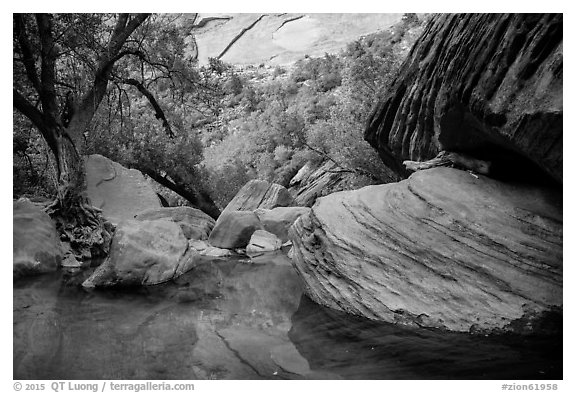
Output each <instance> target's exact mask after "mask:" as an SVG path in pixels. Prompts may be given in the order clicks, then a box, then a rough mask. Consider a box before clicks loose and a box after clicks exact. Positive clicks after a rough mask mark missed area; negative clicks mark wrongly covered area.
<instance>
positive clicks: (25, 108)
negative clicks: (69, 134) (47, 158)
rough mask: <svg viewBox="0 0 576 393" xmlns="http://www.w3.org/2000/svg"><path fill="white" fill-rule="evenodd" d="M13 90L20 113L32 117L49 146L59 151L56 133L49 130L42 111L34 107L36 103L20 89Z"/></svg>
mask: <svg viewBox="0 0 576 393" xmlns="http://www.w3.org/2000/svg"><path fill="white" fill-rule="evenodd" d="M12 91H13V94H12V100H13V104H14V107H15V108H16V109H17V110H18V111H19V112H20V113H22V114H23V115H24V116H26V117H27V118H28V119H30V121H31V122H32V124H34V126H35V127H36V128H37V129H38V131H40V133H41V134H42V136H43V137H44V139H45V140H46V143H48V146H50V149H51V150H52V152H57V151H58V149H57V141H56V135H54V134H53V133H52V132H50V131H49V130H48V127H47V125H46V122H45V118H44V116H43V115H42V112H40V111H39V110H38V109H36V108H35V107H34V105H32V104H31V103H30V102H28V100H27V99H26V98H24V96H23V95H22V94H20V93H19V92H18V91H16V89H12ZM54 154H56V153H54ZM56 158H58V157H56Z"/></svg>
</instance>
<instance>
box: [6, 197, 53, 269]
mask: <svg viewBox="0 0 576 393" xmlns="http://www.w3.org/2000/svg"><path fill="white" fill-rule="evenodd" d="M12 209H13V210H12V220H13V226H12V235H13V244H12V247H13V263H14V278H18V277H22V276H26V275H34V274H41V273H48V272H52V271H55V270H56V269H57V268H58V265H59V264H60V262H61V261H62V258H63V252H62V245H61V243H60V239H59V238H58V233H57V232H56V226H55V225H54V222H53V221H52V220H51V219H50V217H49V216H48V214H46V213H45V212H44V211H43V210H42V208H40V207H39V206H37V205H35V204H33V203H32V202H30V201H28V200H19V201H16V202H14V204H13V207H12Z"/></svg>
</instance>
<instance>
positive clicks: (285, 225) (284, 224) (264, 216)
mask: <svg viewBox="0 0 576 393" xmlns="http://www.w3.org/2000/svg"><path fill="white" fill-rule="evenodd" d="M309 212H310V208H309V207H276V208H274V209H257V210H255V211H254V213H255V214H256V216H257V217H258V219H259V220H260V223H262V226H263V227H264V229H265V230H266V231H268V232H271V233H273V234H274V235H276V236H278V237H279V238H280V240H282V242H286V241H287V240H288V229H289V228H290V227H291V226H292V224H294V221H296V219H297V218H298V217H300V216H301V215H304V214H308V213H309Z"/></svg>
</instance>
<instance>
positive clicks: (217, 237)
mask: <svg viewBox="0 0 576 393" xmlns="http://www.w3.org/2000/svg"><path fill="white" fill-rule="evenodd" d="M258 229H262V224H260V220H258V217H256V214H254V212H251V211H224V212H223V213H222V214H221V215H220V217H219V218H218V221H217V222H216V226H215V227H214V229H213V230H212V233H210V238H209V239H208V243H210V245H212V246H214V247H218V248H228V249H234V248H242V247H246V246H247V245H248V242H249V241H250V237H251V236H252V234H253V233H254V231H256V230H258Z"/></svg>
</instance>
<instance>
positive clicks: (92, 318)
mask: <svg viewBox="0 0 576 393" xmlns="http://www.w3.org/2000/svg"><path fill="white" fill-rule="evenodd" d="M89 273H90V272H72V273H66V272H64V273H62V272H59V273H56V274H53V275H45V276H40V277H35V278H30V279H25V280H21V281H18V282H16V283H14V295H13V299H14V303H13V307H14V311H13V315H14V333H13V337H14V348H13V364H14V378H15V379H304V378H308V379H338V378H347V379H354V378H362V379H390V378H415V379H428V378H461V379H472V378H507V379H519V378H561V340H558V341H554V340H551V339H547V341H543V340H521V339H509V338H507V339H502V338H498V339H492V338H484V337H470V336H467V335H458V334H446V333H438V332H433V331H426V330H408V329H404V328H397V327H394V326H390V325H384V324H379V323H374V322H371V321H367V320H365V319H361V318H354V317H351V316H349V315H345V314H342V313H338V312H335V311H332V310H329V309H326V308H323V307H320V306H318V305H316V304H314V303H312V302H311V301H310V300H309V299H308V298H307V297H305V296H303V289H302V286H301V282H300V279H299V277H298V275H297V274H296V272H295V271H294V269H293V268H292V266H291V264H290V261H289V260H288V259H287V258H286V256H285V255H284V254H282V253H277V254H270V255H266V256H261V257H258V258H254V259H253V260H250V259H247V258H244V259H238V258H236V259H225V260H206V261H204V262H203V263H202V264H201V265H200V266H198V267H197V268H195V269H194V270H192V271H190V272H189V273H187V274H185V275H183V276H181V277H180V278H179V279H177V280H176V281H175V282H172V283H167V284H163V285H158V286H154V287H147V288H139V289H129V290H106V291H91V292H87V291H84V290H83V289H81V288H80V287H79V286H78V284H79V283H81V282H82V281H83V279H84V278H85V276H86V275H88V274H89Z"/></svg>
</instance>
